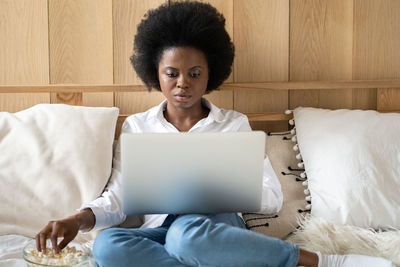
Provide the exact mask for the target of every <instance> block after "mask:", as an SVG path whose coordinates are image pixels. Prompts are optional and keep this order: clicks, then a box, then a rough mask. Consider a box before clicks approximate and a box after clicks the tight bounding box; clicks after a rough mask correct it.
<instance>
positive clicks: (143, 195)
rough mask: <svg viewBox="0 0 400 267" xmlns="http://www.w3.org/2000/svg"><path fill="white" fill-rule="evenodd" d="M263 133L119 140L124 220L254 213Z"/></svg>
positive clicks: (126, 136) (140, 136)
mask: <svg viewBox="0 0 400 267" xmlns="http://www.w3.org/2000/svg"><path fill="white" fill-rule="evenodd" d="M264 155H265V133H264V132H261V131H253V132H217V133H212V132H207V133H137V134H127V133H124V134H122V135H121V172H122V186H123V197H122V201H123V203H122V207H123V211H124V213H125V214H153V213H154V214H165V213H170V214H171V213H172V214H182V213H221V212H256V211H259V210H260V208H261V194H262V180H263V162H264Z"/></svg>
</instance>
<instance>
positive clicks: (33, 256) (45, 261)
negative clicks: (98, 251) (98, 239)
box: [25, 247, 86, 267]
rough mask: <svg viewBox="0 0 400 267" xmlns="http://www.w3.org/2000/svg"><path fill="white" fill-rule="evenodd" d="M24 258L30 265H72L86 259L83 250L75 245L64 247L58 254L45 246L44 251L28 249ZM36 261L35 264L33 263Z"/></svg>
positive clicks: (33, 266)
mask: <svg viewBox="0 0 400 267" xmlns="http://www.w3.org/2000/svg"><path fill="white" fill-rule="evenodd" d="M27 252H28V253H27V254H28V255H26V257H25V259H26V260H27V261H28V262H29V263H28V266H30V267H40V266H43V265H45V266H46V265H48V266H72V265H74V264H79V263H81V262H83V261H84V260H86V258H85V257H82V256H83V255H84V252H83V251H82V250H79V249H76V248H75V247H65V248H64V249H62V250H61V251H60V253H59V254H55V253H54V252H53V250H52V249H50V248H46V253H42V252H41V251H37V250H36V249H29V250H28V251H27ZM35 263H36V264H35Z"/></svg>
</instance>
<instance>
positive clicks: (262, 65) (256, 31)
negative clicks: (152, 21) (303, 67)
mask: <svg viewBox="0 0 400 267" xmlns="http://www.w3.org/2000/svg"><path fill="white" fill-rule="evenodd" d="M233 7H234V18H233V32H234V33H233V35H234V40H235V46H236V60H235V65H234V80H235V82H267V81H287V80H288V68H289V66H288V57H289V1H288V0H280V1H275V0H234V2H233Z"/></svg>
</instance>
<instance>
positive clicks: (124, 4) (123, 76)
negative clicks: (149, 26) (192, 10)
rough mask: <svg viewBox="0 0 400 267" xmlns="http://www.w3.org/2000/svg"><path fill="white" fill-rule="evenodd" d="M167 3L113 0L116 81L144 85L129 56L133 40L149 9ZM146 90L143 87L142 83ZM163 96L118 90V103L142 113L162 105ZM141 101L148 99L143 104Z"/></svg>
mask: <svg viewBox="0 0 400 267" xmlns="http://www.w3.org/2000/svg"><path fill="white" fill-rule="evenodd" d="M163 3H167V1H165V0H148V1H142V0H133V1H126V0H114V1H113V34H114V35H113V42H114V83H115V84H133V85H143V82H142V81H141V80H140V78H139V77H138V76H137V75H136V73H135V71H134V69H133V67H132V65H131V63H130V60H129V58H130V56H131V55H132V53H133V39H134V36H135V34H136V28H137V25H138V24H139V23H140V21H141V20H142V19H143V18H144V15H145V14H146V13H147V11H148V10H149V9H154V8H156V7H158V6H159V5H161V4H163ZM141 87H142V88H143V91H146V89H145V88H144V86H141ZM162 99H163V97H162V96H160V94H158V93H157V92H156V93H151V94H149V93H147V92H139V93H122V94H121V93H115V100H114V102H115V105H116V106H117V107H119V108H120V110H121V111H126V112H127V113H131V112H132V113H134V112H141V111H144V109H147V108H150V107H152V106H154V105H156V104H159V103H160V102H161V100H162ZM141 101H145V102H144V103H141Z"/></svg>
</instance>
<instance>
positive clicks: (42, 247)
mask: <svg viewBox="0 0 400 267" xmlns="http://www.w3.org/2000/svg"><path fill="white" fill-rule="evenodd" d="M52 228H53V222H52V221H50V222H49V223H48V224H47V225H46V227H45V228H43V230H42V231H40V232H39V234H37V235H36V238H35V239H36V249H37V250H38V251H41V252H43V253H46V240H47V238H48V236H49V235H50V233H51V232H52Z"/></svg>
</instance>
